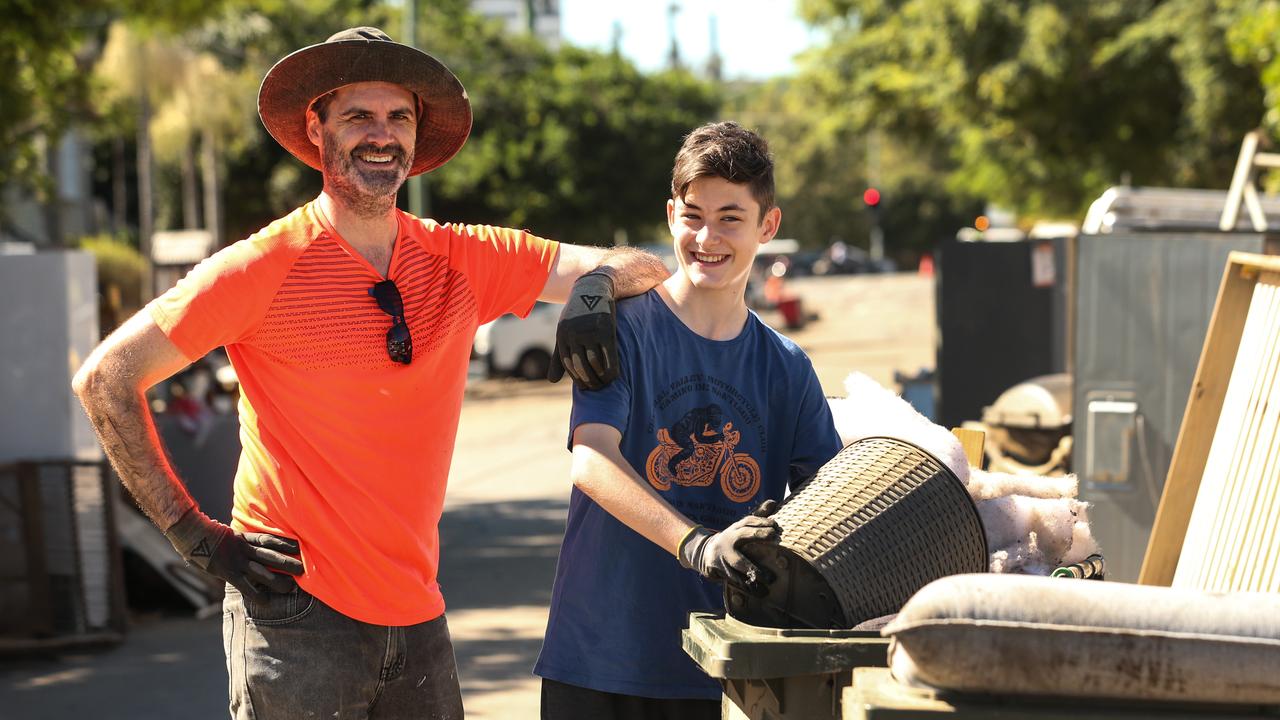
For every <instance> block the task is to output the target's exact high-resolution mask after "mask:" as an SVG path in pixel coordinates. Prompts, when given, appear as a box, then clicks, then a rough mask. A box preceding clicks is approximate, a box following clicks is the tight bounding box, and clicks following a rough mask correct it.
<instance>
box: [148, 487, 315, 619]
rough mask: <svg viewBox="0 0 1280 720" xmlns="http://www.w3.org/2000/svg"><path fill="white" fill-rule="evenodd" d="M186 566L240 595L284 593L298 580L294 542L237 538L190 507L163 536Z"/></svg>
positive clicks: (299, 564) (299, 563)
mask: <svg viewBox="0 0 1280 720" xmlns="http://www.w3.org/2000/svg"><path fill="white" fill-rule="evenodd" d="M164 534H165V537H167V538H169V542H171V543H173V547H174V549H175V550H177V551H178V554H179V555H181V556H182V558H183V559H184V560H186V561H187V562H188V563H189V564H191V565H194V566H196V567H198V568H200V569H201V570H204V571H205V572H207V573H209V574H210V575H213V576H215V577H218V578H221V579H222V580H225V581H227V582H229V583H231V584H232V585H233V586H235V588H236V589H237V590H239V591H240V592H241V593H242V594H244V595H246V596H249V597H253V596H256V595H258V594H260V593H267V592H272V593H287V592H290V591H292V590H293V589H294V587H296V586H297V582H296V581H294V579H293V577H292V576H294V575H301V574H302V561H301V560H299V559H298V558H297V557H296V556H297V554H298V541H297V540H290V539H287V538H282V537H276V536H275V535H268V534H267V533H239V532H236V531H235V530H232V529H231V528H229V527H227V526H226V525H223V524H222V523H220V522H218V521H216V520H213V519H211V518H210V517H209V516H208V515H205V514H204V513H202V512H200V509H199V508H197V507H194V506H193V507H192V508H191V509H190V510H188V511H187V512H186V513H185V514H183V516H182V517H180V518H178V521H177V522H176V523H174V524H173V526H172V527H170V528H169V529H168V530H166V531H165V532H164Z"/></svg>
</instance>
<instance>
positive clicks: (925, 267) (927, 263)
mask: <svg viewBox="0 0 1280 720" xmlns="http://www.w3.org/2000/svg"><path fill="white" fill-rule="evenodd" d="M917 273H918V274H919V275H920V277H933V254H932V253H929V254H926V255H921V256H920V267H919V269H918V270H917Z"/></svg>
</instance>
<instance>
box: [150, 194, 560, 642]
mask: <svg viewBox="0 0 1280 720" xmlns="http://www.w3.org/2000/svg"><path fill="white" fill-rule="evenodd" d="M322 215H323V214H322V213H320V212H318V211H317V210H316V209H315V208H314V203H309V204H307V205H305V206H303V207H301V208H299V209H298V210H296V211H294V212H293V213H291V214H290V215H288V216H287V217H284V218H282V219H280V220H277V221H276V222H274V223H272V224H271V225H269V226H267V227H266V228H264V229H262V230H261V231H259V232H258V233H256V234H254V235H253V236H251V237H249V238H247V239H245V240H242V241H240V242H237V243H235V244H233V245H231V246H229V247H227V248H225V249H224V250H222V251H220V252H218V253H216V254H215V255H213V256H212V257H210V258H208V259H206V260H205V261H204V262H202V263H200V264H199V265H198V266H197V267H196V268H195V269H193V270H192V271H191V273H190V274H188V275H187V276H186V277H185V278H183V279H182V280H181V281H179V282H178V284H177V285H176V286H174V287H173V288H172V289H170V290H169V291H168V292H166V293H164V294H163V295H162V296H160V297H158V298H156V299H155V300H154V301H152V303H151V304H150V305H149V306H148V308H149V310H150V314H151V317H152V318H153V319H154V320H155V322H156V324H157V325H158V326H159V327H160V329H161V330H163V331H164V333H165V334H166V335H167V336H168V337H169V339H170V340H171V341H173V343H174V344H175V345H176V346H177V347H178V348H179V349H180V350H181V351H182V352H183V353H184V354H185V355H186V356H187V357H188V358H190V359H192V360H195V359H198V358H200V357H203V356H204V355H205V354H206V353H207V352H208V351H210V350H212V349H213V348H215V347H218V346H220V345H225V346H226V347H227V355H228V356H229V357H230V359H231V363H232V365H233V366H234V367H235V370H236V374H237V375H238V376H239V378H240V387H241V396H240V405H239V414H240V442H241V445H242V448H243V449H242V451H241V454H240V463H239V467H238V469H237V472H236V477H235V500H234V505H233V508H232V525H233V527H235V528H236V529H237V530H241V531H245V532H267V533H272V534H275V535H282V536H285V537H291V538H297V539H298V541H299V543H300V544H301V547H302V562H303V566H304V568H305V571H304V574H303V575H302V577H301V578H299V584H300V585H301V586H302V588H303V589H304V590H306V591H307V592H309V593H311V594H313V595H315V596H316V597H317V598H319V599H320V600H322V601H324V602H325V603H327V604H328V605H329V606H331V607H333V608H334V609H336V610H338V611H339V612H341V613H343V614H345V615H348V616H350V617H353V618H356V619H358V620H362V621H365V622H369V623H376V624H380V625H411V624H414V623H419V622H423V621H426V620H430V619H432V618H435V617H438V616H439V615H440V614H441V613H443V612H444V599H443V597H442V596H441V594H440V588H439V585H438V584H437V583H436V569H437V567H438V566H439V555H440V542H439V536H438V530H437V524H438V521H439V519H440V513H441V506H442V505H443V502H444V491H445V485H446V482H447V479H448V476H449V463H450V460H451V458H452V456H453V443H454V438H455V436H456V434H457V427H458V416H459V413H460V411H461V407H462V395H463V389H464V386H465V383H466V375H467V366H468V361H469V357H470V352H471V344H472V340H473V337H474V335H475V330H476V327H477V326H479V325H480V324H482V323H485V322H488V321H490V320H493V319H494V318H496V317H498V316H500V315H502V314H504V313H507V312H512V313H515V314H517V315H520V316H524V315H527V314H528V312H529V310H530V309H532V307H533V304H534V301H535V300H536V299H537V297H538V295H539V293H540V292H541V290H542V288H543V286H544V285H545V284H546V280H547V277H548V275H549V273H550V271H551V269H552V266H553V264H554V262H555V258H556V255H557V250H558V247H559V246H558V244H557V243H555V242H553V241H550V240H545V239H543V238H539V237H536V236H534V235H530V234H529V233H527V232H521V231H518V230H510V229H506V228H494V227H486V226H474V225H439V224H437V223H436V222H434V221H432V220H419V219H418V218H415V217H413V216H412V215H409V214H407V213H402V212H401V213H398V217H399V234H398V236H397V238H396V243H395V249H394V251H393V253H392V257H391V265H390V270H389V272H388V276H387V277H388V279H391V280H393V281H395V283H396V286H397V287H398V289H399V291H400V295H401V297H402V298H403V299H404V304H405V315H406V318H405V319H406V322H407V323H408V326H409V330H410V333H411V335H412V338H413V361H412V362H411V363H410V364H408V365H402V364H398V363H395V362H393V361H392V360H391V359H390V358H389V357H388V355H387V350H386V333H387V330H388V329H390V327H391V324H392V319H391V317H390V316H389V315H387V314H385V313H384V312H382V310H380V309H379V308H378V305H377V303H376V302H375V301H374V299H373V298H372V297H371V296H370V295H369V294H368V289H369V288H370V287H372V286H373V284H374V283H376V282H378V281H380V280H382V279H384V278H382V277H381V276H380V275H379V274H378V272H377V271H376V270H374V268H373V266H372V265H370V264H369V263H368V262H367V261H366V260H365V259H364V258H363V257H361V255H360V254H359V253H358V252H356V251H355V250H353V249H352V248H351V246H349V245H348V244H347V243H346V241H344V240H343V239H342V237H341V236H339V235H338V233H337V232H336V231H335V230H334V229H333V228H332V227H331V226H330V225H329V224H328V222H327V220H325V219H324V218H323V216H322Z"/></svg>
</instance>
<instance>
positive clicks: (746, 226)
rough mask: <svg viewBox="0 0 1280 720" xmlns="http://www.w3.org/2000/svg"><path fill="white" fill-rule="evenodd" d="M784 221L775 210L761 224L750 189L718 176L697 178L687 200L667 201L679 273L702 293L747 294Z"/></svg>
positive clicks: (686, 195) (690, 188) (692, 184)
mask: <svg viewBox="0 0 1280 720" xmlns="http://www.w3.org/2000/svg"><path fill="white" fill-rule="evenodd" d="M781 219H782V211H781V210H779V209H778V208H776V207H775V208H770V209H769V210H768V211H767V212H766V213H765V214H764V218H763V219H762V218H761V217H760V203H758V202H757V201H756V199H755V198H754V197H752V195H751V190H750V188H748V186H747V185H746V184H738V183H732V182H729V181H728V180H725V179H724V178H722V177H717V176H714V175H711V176H704V177H700V178H696V179H695V180H694V181H693V182H691V183H689V188H688V190H686V191H685V194H684V197H683V198H677V199H673V200H668V201H667V226H668V227H669V228H671V237H672V238H673V239H674V241H675V252H676V261H677V263H679V265H680V273H681V274H682V275H683V276H684V277H685V278H686V279H687V281H688V282H689V284H690V285H692V286H693V287H694V288H697V289H699V290H731V291H734V292H737V293H739V294H741V293H742V292H743V291H745V289H746V286H747V277H748V276H749V275H750V273H751V264H752V263H753V262H754V261H755V257H756V252H757V251H759V249H760V246H761V245H762V244H764V243H766V242H769V240H771V239H772V238H773V236H774V234H776V233H777V232H778V224H779V222H780V221H781Z"/></svg>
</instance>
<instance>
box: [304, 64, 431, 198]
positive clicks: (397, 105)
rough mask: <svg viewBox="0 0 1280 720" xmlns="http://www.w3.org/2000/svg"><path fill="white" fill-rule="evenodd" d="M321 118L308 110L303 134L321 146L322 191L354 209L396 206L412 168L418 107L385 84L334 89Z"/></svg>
mask: <svg viewBox="0 0 1280 720" xmlns="http://www.w3.org/2000/svg"><path fill="white" fill-rule="evenodd" d="M323 114H324V116H325V117H324V119H323V120H322V119H321V118H320V117H319V115H317V114H316V113H315V112H314V111H308V112H307V135H308V136H309V137H310V138H311V141H312V142H313V143H315V144H316V145H317V146H318V147H319V148H320V156H321V163H322V166H323V168H324V178H325V189H326V191H328V192H330V193H331V194H332V195H335V196H336V197H337V198H338V199H340V200H341V201H343V202H344V203H346V204H347V205H350V206H351V207H353V208H356V209H360V208H364V207H367V206H371V205H372V206H375V207H382V206H385V205H386V204H387V202H388V200H389V201H390V203H391V204H392V205H394V204H395V195H396V193H397V192H398V191H399V190H400V186H401V185H402V184H403V183H404V181H405V178H407V177H408V176H409V168H410V167H411V166H412V164H413V152H414V143H415V141H416V140H417V133H418V103H417V99H416V98H415V97H414V95H413V93H411V92H409V91H408V90H405V89H404V88H402V87H400V86H399V85H393V84H391V83H384V82H367V83H355V84H353V85H347V86H345V87H341V88H338V90H336V91H335V92H334V93H333V96H332V98H330V99H329V100H328V102H327V103H326V107H325V109H324V112H323Z"/></svg>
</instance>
